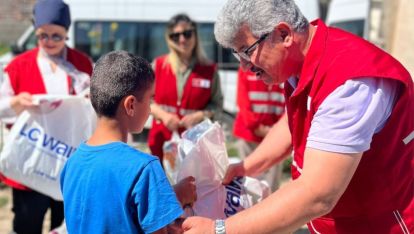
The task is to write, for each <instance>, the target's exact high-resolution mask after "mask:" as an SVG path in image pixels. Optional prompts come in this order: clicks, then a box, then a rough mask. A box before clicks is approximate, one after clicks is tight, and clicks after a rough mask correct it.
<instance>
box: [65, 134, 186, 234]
mask: <svg viewBox="0 0 414 234" xmlns="http://www.w3.org/2000/svg"><path fill="white" fill-rule="evenodd" d="M60 184H61V189H62V193H63V200H64V209H65V218H66V225H67V229H68V232H69V233H77V234H81V233H88V234H90V233H117V234H118V233H152V232H155V231H157V230H159V229H160V228H163V227H165V226H166V225H167V224H169V223H171V222H172V221H174V220H175V219H176V218H178V217H179V216H180V215H181V214H182V212H183V211H182V209H181V206H180V204H179V203H178V201H177V198H176V196H175V193H174V191H173V189H172V187H171V185H170V183H169V182H168V180H167V178H166V176H165V173H164V171H163V169H162V167H161V165H160V163H159V160H158V158H156V157H154V156H151V155H148V154H145V153H142V152H140V151H138V150H136V149H134V148H132V147H130V146H128V145H127V144H125V143H122V142H114V143H109V144H106V145H101V146H88V145H86V144H84V143H83V144H81V145H80V146H79V148H78V149H77V151H76V152H75V153H74V154H73V155H72V156H71V157H70V158H69V159H68V161H67V162H66V165H65V167H64V169H63V171H62V174H61V177H60Z"/></svg>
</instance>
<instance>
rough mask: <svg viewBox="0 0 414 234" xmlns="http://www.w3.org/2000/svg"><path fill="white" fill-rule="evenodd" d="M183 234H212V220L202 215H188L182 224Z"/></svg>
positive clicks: (213, 229) (213, 230) (213, 231)
mask: <svg viewBox="0 0 414 234" xmlns="http://www.w3.org/2000/svg"><path fill="white" fill-rule="evenodd" d="M182 228H183V230H184V233H185V234H214V233H215V228H214V221H213V220H211V219H208V218H202V217H189V218H187V219H186V220H185V221H184V223H183V226H182Z"/></svg>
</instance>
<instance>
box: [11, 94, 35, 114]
mask: <svg viewBox="0 0 414 234" xmlns="http://www.w3.org/2000/svg"><path fill="white" fill-rule="evenodd" d="M10 106H11V108H12V109H13V110H14V112H16V114H17V115H19V114H20V113H21V112H23V111H24V110H26V109H27V108H29V107H32V106H33V99H32V95H31V94H30V93H27V92H23V93H19V94H18V95H16V96H14V97H12V98H11V100H10Z"/></svg>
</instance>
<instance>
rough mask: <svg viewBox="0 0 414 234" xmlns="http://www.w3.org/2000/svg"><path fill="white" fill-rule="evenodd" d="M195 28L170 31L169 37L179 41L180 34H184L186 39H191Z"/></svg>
mask: <svg viewBox="0 0 414 234" xmlns="http://www.w3.org/2000/svg"><path fill="white" fill-rule="evenodd" d="M193 33H194V29H188V30H185V31H182V32H176V33H170V34H169V35H168V37H169V38H170V39H171V40H172V41H174V42H178V41H179V40H180V35H183V36H184V38H185V39H187V40H188V39H190V38H191V37H192V36H193Z"/></svg>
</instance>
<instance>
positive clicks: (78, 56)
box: [0, 48, 92, 190]
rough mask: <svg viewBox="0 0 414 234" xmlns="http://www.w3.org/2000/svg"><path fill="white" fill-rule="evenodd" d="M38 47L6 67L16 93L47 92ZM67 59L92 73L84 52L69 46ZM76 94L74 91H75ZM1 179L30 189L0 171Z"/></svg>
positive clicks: (79, 68) (77, 66) (69, 82)
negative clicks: (38, 57) (38, 63)
mask: <svg viewBox="0 0 414 234" xmlns="http://www.w3.org/2000/svg"><path fill="white" fill-rule="evenodd" d="M38 52H39V49H38V48H34V49H32V50H29V51H27V52H25V53H23V54H21V55H19V56H17V57H16V58H15V59H13V61H12V62H11V63H10V64H9V65H7V67H6V68H5V69H4V70H5V71H6V72H7V74H8V76H9V79H10V84H11V86H12V88H13V90H14V93H15V94H19V93H22V92H28V93H30V94H45V93H46V88H45V84H44V82H43V78H42V75H41V73H40V70H39V67H38V66H37V54H38ZM67 60H68V61H69V62H71V63H72V64H73V65H74V66H75V67H76V68H77V69H78V70H79V71H82V72H85V73H87V74H89V75H91V74H92V62H91V60H90V59H89V58H88V57H87V56H86V55H84V54H83V53H81V52H79V51H76V50H73V49H70V48H67ZM68 84H69V90H71V88H70V87H72V80H71V79H70V77H69V76H68ZM73 94H74V92H73ZM0 180H2V181H3V183H5V184H7V185H9V186H11V187H13V188H16V189H21V190H29V189H28V188H27V187H25V186H24V185H22V184H19V183H18V182H16V181H13V180H11V179H8V178H7V177H5V176H3V175H2V174H1V173H0Z"/></svg>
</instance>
